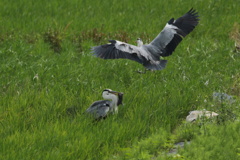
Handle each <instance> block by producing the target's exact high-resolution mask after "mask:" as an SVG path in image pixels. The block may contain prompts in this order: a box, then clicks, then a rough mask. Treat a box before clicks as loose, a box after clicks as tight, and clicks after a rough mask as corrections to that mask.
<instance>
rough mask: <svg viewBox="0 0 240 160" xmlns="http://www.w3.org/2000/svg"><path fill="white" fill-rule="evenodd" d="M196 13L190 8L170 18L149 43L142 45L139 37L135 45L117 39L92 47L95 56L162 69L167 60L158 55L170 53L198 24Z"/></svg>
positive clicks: (150, 68)
mask: <svg viewBox="0 0 240 160" xmlns="http://www.w3.org/2000/svg"><path fill="white" fill-rule="evenodd" d="M198 17H199V16H198V13H197V12H196V11H195V10H194V9H190V10H189V11H188V12H187V13H186V14H184V15H183V16H182V17H180V18H178V19H176V20H174V18H172V19H170V20H169V21H168V23H167V24H166V26H165V27H164V28H163V30H162V31H161V32H160V33H159V34H158V36H157V37H156V38H155V39H154V40H153V41H152V42H151V43H149V44H146V45H143V42H142V40H141V39H140V38H138V39H137V46H134V45H131V44H128V43H124V42H121V41H117V40H109V42H110V43H109V44H105V45H101V46H95V47H92V52H93V53H94V55H95V56H97V57H99V58H102V59H119V58H124V59H130V60H133V61H136V62H138V63H141V64H142V65H143V66H144V67H146V68H147V69H149V70H162V69H164V68H165V66H166V64H167V60H161V59H160V57H167V56H170V55H171V54H172V52H173V51H174V50H175V48H176V47H177V45H178V44H179V43H180V42H181V41H182V39H183V37H185V36H186V35H188V34H189V33H190V32H191V31H192V30H193V29H194V28H195V27H196V26H197V24H198V22H199V19H198Z"/></svg>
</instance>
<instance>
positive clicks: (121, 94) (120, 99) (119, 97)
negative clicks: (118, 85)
mask: <svg viewBox="0 0 240 160" xmlns="http://www.w3.org/2000/svg"><path fill="white" fill-rule="evenodd" d="M110 93H112V94H114V95H116V96H118V102H117V105H121V104H122V101H123V93H122V92H116V91H111V92H110Z"/></svg>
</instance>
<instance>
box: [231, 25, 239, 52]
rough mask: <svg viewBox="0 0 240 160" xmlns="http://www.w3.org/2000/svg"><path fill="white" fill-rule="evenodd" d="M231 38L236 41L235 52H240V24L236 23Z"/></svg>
mask: <svg viewBox="0 0 240 160" xmlns="http://www.w3.org/2000/svg"><path fill="white" fill-rule="evenodd" d="M230 38H231V39H233V40H234V41H235V50H234V51H235V52H239V51H240V24H238V23H234V25H233V29H232V31H231V32H230Z"/></svg>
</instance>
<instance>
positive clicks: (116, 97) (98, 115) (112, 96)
mask: <svg viewBox="0 0 240 160" xmlns="http://www.w3.org/2000/svg"><path fill="white" fill-rule="evenodd" d="M102 97H103V98H104V99H106V100H100V101H96V102H94V103H93V104H92V105H91V106H90V107H89V108H88V109H87V110H86V112H87V113H90V114H92V115H93V117H94V118H95V119H96V120H100V119H105V118H106V117H107V115H108V113H113V114H117V113H118V106H119V105H120V104H122V100H123V93H121V92H116V91H112V90H111V89H105V90H103V92H102ZM109 100H111V101H109Z"/></svg>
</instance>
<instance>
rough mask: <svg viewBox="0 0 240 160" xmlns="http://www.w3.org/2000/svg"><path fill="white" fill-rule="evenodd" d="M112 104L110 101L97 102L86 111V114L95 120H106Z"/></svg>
mask: <svg viewBox="0 0 240 160" xmlns="http://www.w3.org/2000/svg"><path fill="white" fill-rule="evenodd" d="M110 103H111V102H110V101H108V100H101V101H96V102H94V103H93V104H92V105H91V106H90V107H89V108H88V109H87V110H86V112H87V113H90V114H92V115H93V116H94V118H95V119H99V118H104V117H106V116H107V113H108V111H109V107H110Z"/></svg>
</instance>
